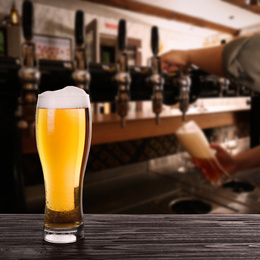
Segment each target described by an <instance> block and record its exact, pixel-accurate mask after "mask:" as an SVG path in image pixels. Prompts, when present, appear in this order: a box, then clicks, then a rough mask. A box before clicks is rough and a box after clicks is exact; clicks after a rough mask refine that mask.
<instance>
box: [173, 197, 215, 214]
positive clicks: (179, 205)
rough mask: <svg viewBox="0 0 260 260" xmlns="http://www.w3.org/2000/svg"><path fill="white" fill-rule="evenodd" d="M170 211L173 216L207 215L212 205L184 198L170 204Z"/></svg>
mask: <svg viewBox="0 0 260 260" xmlns="http://www.w3.org/2000/svg"><path fill="white" fill-rule="evenodd" d="M170 209H171V210H172V212H173V213H174V214H208V213H210V211H211V210H212V205H211V204H210V203H207V202H204V201H201V200H198V199H192V198H184V199H181V200H178V201H173V202H171V203H170Z"/></svg>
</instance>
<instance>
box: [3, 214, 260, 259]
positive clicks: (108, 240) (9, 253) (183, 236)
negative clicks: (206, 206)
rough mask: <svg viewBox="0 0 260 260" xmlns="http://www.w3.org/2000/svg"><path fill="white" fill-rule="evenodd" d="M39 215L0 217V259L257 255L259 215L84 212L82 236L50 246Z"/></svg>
mask: <svg viewBox="0 0 260 260" xmlns="http://www.w3.org/2000/svg"><path fill="white" fill-rule="evenodd" d="M43 219H44V216H43V215H33V214H32V215H26V214H25V215H7V214H3V215H0V259H259V258H260V225H259V224H260V216H258V215H113V214H109V215H84V222H85V239H84V240H81V241H79V242H77V243H74V244H50V243H47V242H45V241H43V239H42V227H43Z"/></svg>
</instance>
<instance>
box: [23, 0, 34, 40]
mask: <svg viewBox="0 0 260 260" xmlns="http://www.w3.org/2000/svg"><path fill="white" fill-rule="evenodd" d="M22 15H23V17H22V26H23V36H24V38H25V39H26V40H27V41H30V40H31V39H32V38H33V22H34V21H33V4H32V2H31V1H29V0H26V1H24V2H23V11H22Z"/></svg>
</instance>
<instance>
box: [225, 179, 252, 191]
mask: <svg viewBox="0 0 260 260" xmlns="http://www.w3.org/2000/svg"><path fill="white" fill-rule="evenodd" d="M222 187H223V188H225V189H231V190H232V191H233V192H236V193H242V192H251V191H253V190H254V189H255V186H254V185H252V184H250V183H248V182H245V181H230V182H227V183H225V184H223V185H222Z"/></svg>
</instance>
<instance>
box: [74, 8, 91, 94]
mask: <svg viewBox="0 0 260 260" xmlns="http://www.w3.org/2000/svg"><path fill="white" fill-rule="evenodd" d="M84 26H85V22H84V13H83V11H80V10H78V11H77V12H76V15H75V45H76V47H75V57H74V72H73V74H72V78H73V80H74V82H75V84H76V86H77V87H79V88H81V89H84V90H86V91H87V92H88V93H89V83H90V74H89V72H88V68H87V58H86V51H85V43H84V39H85V30H84Z"/></svg>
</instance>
